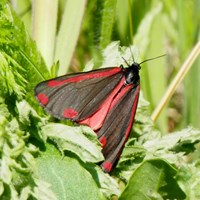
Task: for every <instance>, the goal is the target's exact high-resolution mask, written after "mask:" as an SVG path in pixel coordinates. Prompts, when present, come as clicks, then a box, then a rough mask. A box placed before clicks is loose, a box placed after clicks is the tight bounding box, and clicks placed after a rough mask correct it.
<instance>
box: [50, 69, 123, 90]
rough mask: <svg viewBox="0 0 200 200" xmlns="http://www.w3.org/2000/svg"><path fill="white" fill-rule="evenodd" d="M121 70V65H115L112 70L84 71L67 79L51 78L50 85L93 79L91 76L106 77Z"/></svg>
mask: <svg viewBox="0 0 200 200" xmlns="http://www.w3.org/2000/svg"><path fill="white" fill-rule="evenodd" d="M120 71H121V68H120V67H113V68H112V69H110V70H105V71H100V72H98V71H94V72H90V73H87V72H86V73H83V74H81V75H77V76H74V77H71V78H66V79H63V80H56V79H54V80H50V81H48V83H47V84H48V86H49V87H56V86H59V85H62V84H64V83H72V82H80V81H83V80H86V79H91V78H100V77H106V76H111V75H113V74H116V73H118V72H120Z"/></svg>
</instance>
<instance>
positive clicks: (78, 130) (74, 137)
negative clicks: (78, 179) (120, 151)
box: [42, 123, 104, 162]
mask: <svg viewBox="0 0 200 200" xmlns="http://www.w3.org/2000/svg"><path fill="white" fill-rule="evenodd" d="M42 132H43V134H44V135H45V136H46V137H47V136H48V137H49V138H51V139H52V140H53V141H54V142H55V143H56V144H57V145H58V147H59V149H60V150H61V151H64V150H69V151H72V152H74V153H75V154H77V155H78V156H79V157H80V158H81V159H82V160H83V161H85V162H100V161H102V160H103V159H104V158H103V155H102V153H101V148H100V144H99V142H98V140H97V137H96V135H95V133H94V132H93V131H92V130H91V129H90V128H89V127H86V126H78V127H71V126H67V125H64V124H58V123H49V124H48V125H46V126H44V127H43V128H42ZM84 134H85V136H84Z"/></svg>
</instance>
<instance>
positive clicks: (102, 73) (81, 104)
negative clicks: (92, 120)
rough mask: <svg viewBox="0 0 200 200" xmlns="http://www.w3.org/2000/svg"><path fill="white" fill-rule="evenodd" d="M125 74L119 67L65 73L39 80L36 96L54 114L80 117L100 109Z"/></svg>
mask: <svg viewBox="0 0 200 200" xmlns="http://www.w3.org/2000/svg"><path fill="white" fill-rule="evenodd" d="M123 76H124V75H123V72H122V69H121V68H120V67H111V68H105V69H99V70H93V71H90V72H83V73H78V74H77V73H76V74H70V75H65V76H61V77H58V78H55V79H51V80H48V81H44V82H41V83H39V84H38V85H37V86H36V87H35V96H36V98H37V100H38V101H39V102H40V104H41V106H42V107H43V108H44V109H45V110H46V111H47V112H48V113H50V114H52V115H53V116H54V117H56V118H59V119H71V120H73V121H80V120H83V119H85V118H87V117H89V116H90V115H92V114H93V113H94V112H95V111H97V110H98V108H99V106H100V105H101V104H102V103H103V102H104V100H105V99H106V98H107V97H108V95H109V94H110V93H111V92H112V90H113V89H114V88H115V87H116V86H117V85H118V83H119V82H120V80H121V79H122V77H123Z"/></svg>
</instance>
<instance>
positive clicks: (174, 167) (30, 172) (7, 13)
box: [0, 0, 200, 200]
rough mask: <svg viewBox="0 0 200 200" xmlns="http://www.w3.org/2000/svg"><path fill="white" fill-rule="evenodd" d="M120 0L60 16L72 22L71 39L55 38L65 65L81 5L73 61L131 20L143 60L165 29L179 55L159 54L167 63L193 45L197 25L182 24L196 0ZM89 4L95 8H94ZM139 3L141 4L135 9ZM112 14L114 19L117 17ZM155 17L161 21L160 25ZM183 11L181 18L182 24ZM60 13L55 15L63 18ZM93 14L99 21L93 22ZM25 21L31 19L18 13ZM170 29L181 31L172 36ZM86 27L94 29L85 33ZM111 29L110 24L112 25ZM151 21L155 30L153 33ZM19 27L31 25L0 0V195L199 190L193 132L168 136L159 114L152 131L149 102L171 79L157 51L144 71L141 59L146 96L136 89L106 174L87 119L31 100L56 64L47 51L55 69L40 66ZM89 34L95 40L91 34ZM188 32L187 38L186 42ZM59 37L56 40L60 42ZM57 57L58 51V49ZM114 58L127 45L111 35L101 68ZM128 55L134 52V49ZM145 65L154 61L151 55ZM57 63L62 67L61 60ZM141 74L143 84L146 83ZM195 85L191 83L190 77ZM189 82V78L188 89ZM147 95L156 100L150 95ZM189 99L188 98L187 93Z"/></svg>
mask: <svg viewBox="0 0 200 200" xmlns="http://www.w3.org/2000/svg"><path fill="white" fill-rule="evenodd" d="M124 2H126V1H120V0H118V1H98V0H96V1H88V4H87V6H86V7H84V6H85V5H80V7H79V11H80V13H79V17H78V18H77V21H76V20H75V19H67V20H66V21H68V22H63V23H64V24H65V23H66V24H65V25H63V27H65V26H67V27H70V26H68V23H69V22H70V23H72V22H73V20H75V21H76V22H77V23H75V24H74V26H76V27H75V28H76V31H75V33H74V35H73V37H72V38H71V37H70V36H69V37H70V38H67V39H66V40H62V37H65V36H63V35H62V36H59V37H60V38H59V40H60V41H63V43H65V42H66V41H68V44H69V45H72V46H70V47H69V48H66V49H65V48H63V50H62V53H63V51H64V52H65V51H66V52H65V53H66V54H68V53H69V55H70V56H68V58H67V59H68V61H67V62H68V63H69V60H71V56H72V54H73V51H74V48H75V44H76V42H77V38H78V33H79V31H78V30H79V29H80V25H81V23H80V22H81V20H83V19H82V17H83V13H82V12H83V11H84V9H85V13H86V15H85V19H84V20H83V23H82V32H81V35H80V37H79V42H78V44H79V46H80V47H81V49H82V50H81V49H79V48H77V50H76V52H75V56H76V57H78V58H79V60H80V63H85V60H84V58H85V56H86V57H87V56H88V57H90V56H91V55H92V57H94V58H95V57H96V58H99V57H98V56H99V55H98V54H100V53H99V51H96V50H94V49H92V48H91V47H92V46H94V45H97V46H99V47H101V49H103V48H104V47H105V46H106V45H107V44H109V43H110V41H111V39H112V37H113V38H115V39H120V40H121V41H124V42H126V37H127V35H130V34H129V33H128V32H129V28H130V29H132V32H133V34H134V43H135V44H137V45H138V46H140V48H141V49H140V51H141V57H142V58H143V59H145V58H148V57H153V56H155V55H160V54H162V53H161V52H163V51H164V48H163V45H162V43H163V41H164V38H165V37H166V35H167V37H168V40H169V41H168V43H167V46H168V48H169V49H171V50H170V51H169V54H170V55H171V54H172V53H171V52H176V53H177V54H178V55H181V56H182V57H181V58H180V59H179V58H178V56H173V55H171V56H173V59H175V61H172V60H171V59H170V57H167V58H168V61H169V63H170V65H172V66H173V65H175V64H176V63H180V62H182V61H183V60H184V59H185V55H186V54H187V52H188V51H189V50H190V47H191V46H192V44H193V43H195V41H196V40H195V39H197V35H198V28H199V27H198V26H196V25H195V26H193V27H192V28H191V27H190V25H189V24H190V22H191V21H192V17H191V16H192V14H193V9H191V8H196V9H197V8H198V6H199V4H198V3H195V2H197V1H194V2H192V1H190V3H187V2H188V1H185V2H184V3H180V1H179V2H178V1H156V0H155V1H151V3H149V1H145V0H142V1H132V5H131V3H130V2H131V1H129V4H128V3H127V6H123V5H125V3H124ZM141 2H142V3H141ZM26 3H27V1H26ZM54 3H55V2H54ZM60 3H61V2H60ZM64 3H65V2H64ZM71 3H72V2H71ZM96 3H97V4H96ZM74 5H75V4H74ZM94 5H97V7H98V6H100V7H98V8H96V10H95V7H94ZM120 5H121V6H120ZM141 5H142V6H143V7H142V9H141ZM60 6H61V4H60ZM195 6H196V7H195ZM70 7H71V10H70V11H71V14H70V16H72V14H73V11H75V10H76V9H75V7H76V6H73V5H72V6H70ZM63 8H65V9H66V10H68V9H69V7H67V5H65V6H63V7H61V10H62V9H63ZM117 8H118V9H119V8H120V9H122V11H119V12H118V14H117V15H115V9H117ZM188 8H189V9H188ZM98 9H99V10H98ZM186 9H187V11H189V13H188V15H187V12H184V11H185V10H186ZM66 10H65V11H64V10H63V12H66ZM131 10H135V11H138V12H134V15H133V17H132V22H133V27H132V28H131V27H129V26H130V25H129V23H128V20H127V19H128V18H129V17H130V15H129V14H128V12H130V11H131ZM197 10H198V9H197ZM109 11H110V12H109ZM91 13H93V14H94V16H95V17H96V18H95V20H93V17H92V16H93V15H91ZM107 13H109V15H108V14H107ZM135 13H137V15H136V14H135ZM174 13H176V14H177V15H178V17H179V18H178V19H179V20H178V21H176V20H174V17H176V16H174ZM60 16H61V14H60ZM188 16H189V17H188ZM195 16H196V17H195V20H197V19H199V12H195ZM21 17H23V16H21ZM70 18H71V17H70ZM114 19H116V21H118V22H119V23H116V24H115V22H116V21H115V20H114ZM122 19H123V20H122ZM159 19H161V20H163V21H164V22H166V23H165V25H164V23H163V21H160V20H159ZM183 19H184V22H185V23H183V21H182V20H183ZM23 20H24V19H23ZM59 20H61V21H62V19H58V21H59ZM63 20H64V19H63ZM110 20H111V21H110ZM121 20H122V21H124V23H123V22H122V21H121ZM97 21H98V22H99V23H98V24H96V22H97ZM197 21H198V20H197ZM59 23H60V21H59ZM109 23H110V26H109ZM26 24H27V25H28V24H30V23H28V21H26ZM114 25H115V26H114ZM97 26H98V27H97ZM61 27H62V26H61ZM61 27H60V26H58V30H59V31H61V29H62V28H61ZM177 27H178V30H179V31H180V33H181V38H180V39H179V32H178V31H177ZM184 27H185V28H184ZM90 29H92V32H91V31H90ZM113 29H114V32H113V33H112V30H113ZM159 29H162V30H161V31H157V30H159ZM26 30H30V27H29V28H28V29H25V27H24V25H23V23H22V22H21V20H20V19H19V17H18V16H17V15H16V14H15V12H14V11H13V10H12V8H11V6H10V4H9V3H8V2H7V1H6V0H1V2H0V86H1V87H0V198H1V199H12V200H17V199H24V200H25V199H42V200H45V199H52V200H53V199H73V200H74V199H87V200H90V199H91V200H93V199H112V198H113V199H118V198H119V199H126V200H129V199H134V200H137V199H138V200H143V199H199V198H200V193H199V187H200V183H199V178H200V173H199V171H200V165H199V163H200V161H199V157H198V144H199V140H200V139H199V138H200V131H199V130H198V129H194V128H192V127H188V128H185V129H183V130H181V131H177V132H173V133H171V134H167V133H166V131H163V130H166V123H165V121H166V119H167V118H166V114H164V115H163V116H162V119H161V122H160V123H159V124H158V125H159V127H160V130H162V131H160V130H158V129H156V128H155V126H154V124H153V123H152V121H151V120H150V115H149V110H148V109H149V107H150V106H154V105H156V102H157V100H158V98H159V96H161V95H162V93H163V92H164V90H165V84H166V83H168V82H170V81H171V77H170V78H169V80H168V79H165V76H164V73H163V70H164V69H163V68H164V67H163V66H164V64H163V60H162V59H161V60H157V61H155V62H153V63H154V64H153V65H154V66H153V67H152V66H151V69H148V68H147V66H142V70H141V77H142V78H141V79H142V80H141V85H142V87H143V91H144V95H145V97H147V98H148V100H149V101H150V103H148V102H147V101H146V100H145V99H144V97H143V95H142V94H143V93H141V95H140V101H139V105H138V109H137V114H136V118H135V124H134V128H133V131H132V133H131V136H130V138H129V140H128V142H127V144H126V146H125V148H124V151H123V153H122V155H121V157H120V160H119V162H118V165H117V166H116V168H115V169H114V170H113V172H112V173H111V175H109V174H105V173H104V172H103V171H102V170H101V169H100V167H99V166H98V164H99V162H101V161H102V160H103V155H102V153H101V147H100V144H99V142H98V140H97V138H96V135H95V133H94V132H93V131H92V130H91V129H90V128H89V127H85V126H70V125H66V124H64V122H58V121H55V120H53V119H52V118H50V117H49V116H47V115H44V113H43V112H42V111H41V109H40V108H39V106H38V104H37V103H36V102H35V100H34V95H33V90H34V86H35V85H36V84H37V83H38V82H40V81H42V80H44V79H48V78H50V76H52V75H55V74H56V72H57V70H58V66H59V63H58V62H57V60H54V58H52V59H51V60H53V62H54V63H52V66H53V67H52V68H51V73H50V72H49V71H48V70H47V67H46V65H45V62H46V61H45V62H44V61H43V58H42V56H41V55H40V53H39V51H38V50H37V48H36V45H35V43H34V42H33V41H32V39H31V38H30V36H29V35H28V33H27V31H26ZM166 30H167V32H166ZM52 31H55V30H52ZM63 31H64V30H63ZM68 31H72V30H68ZM61 32H62V31H61ZM88 33H89V34H88ZM111 33H112V34H111ZM127 33H128V34H127ZM188 33H193V34H188ZM45 34H48V33H45ZM66 34H67V33H66ZM90 34H91V35H93V36H94V38H92V39H91V37H89V36H88V35H90ZM59 35H60V34H59ZM64 35H65V34H64ZM111 35H112V36H111ZM95 37H96V38H97V40H95ZM188 37H189V39H188V40H187V41H186V38H188ZM54 39H55V38H54ZM182 41H184V43H182ZM57 42H58V41H57ZM192 42H193V43H192ZM58 43H60V44H61V42H58ZM58 43H57V45H58ZM170 43H173V44H179V45H178V48H177V47H176V48H175V49H172V46H170V45H169V44H170ZM63 45H66V44H63ZM53 46H54V45H53ZM58 46H59V45H58ZM54 48H55V47H54ZM56 48H57V47H56ZM130 48H131V49H132V51H133V54H134V56H135V55H137V53H138V50H137V48H136V47H135V46H131V47H130ZM179 50H180V51H179ZM68 51H69V52H68ZM181 53H182V54H181ZM58 54H59V53H58ZM64 55H65V54H64ZM53 56H54V55H53ZM58 57H59V56H58ZM61 57H62V58H63V59H64V56H61ZM122 57H124V58H125V59H126V60H127V61H128V62H132V58H131V53H130V50H129V48H125V47H120V46H119V42H113V43H110V44H109V46H107V47H106V49H104V50H103V53H102V57H101V59H102V67H106V66H111V65H116V66H118V65H120V64H122V63H123V62H124V61H123V59H122ZM44 59H45V58H44ZM135 59H137V60H138V58H137V57H135ZM94 63H95V60H94V62H90V63H89V64H88V65H87V66H86V68H85V69H92V67H93V66H94ZM150 63H151V65H152V62H150ZM150 63H149V64H148V65H150ZM66 67H67V66H66ZM82 68H83V67H82ZM62 70H64V71H66V70H67V68H64V69H62ZM176 70H177V69H176V68H175V71H176ZM193 70H194V71H193V72H192V73H191V74H192V75H191V76H192V78H191V77H190V84H191V82H192V81H194V80H195V81H197V82H198V78H197V76H198V73H197V71H198V70H197V71H196V69H193ZM174 73H175V72H174V71H173V72H171V74H170V75H171V76H174ZM50 74H51V75H50ZM152 77H153V78H152ZM162 79H165V81H162ZM154 81H155V82H154ZM161 81H162V83H161ZM149 82H150V83H151V85H150V84H148V83H149ZM156 82H157V83H159V84H158V85H159V87H157V86H156ZM187 84H188V83H187ZM195 84H196V85H198V84H197V83H196V82H195ZM195 84H193V85H195ZM195 87H197V86H195ZM195 87H191V85H190V88H195ZM197 88H198V87H197ZM154 89H155V90H154ZM187 92H189V90H188V91H187ZM184 93H185V92H184ZM157 95H158V97H157ZM154 97H156V98H155V99H154ZM190 97H191V95H190ZM193 97H194V99H195V96H194V95H193ZM188 99H189V98H188ZM195 102H196V104H195V105H197V104H198V101H197V100H196V99H195ZM190 104H192V105H193V98H192V99H190ZM193 106H194V105H193ZM191 107H192V106H191ZM191 109H192V110H191V114H190V115H189V116H188V119H192V118H194V120H195V117H194V116H193V117H192V115H194V113H192V111H195V113H196V114H195V116H196V118H197V119H199V118H198V117H197V116H198V109H197V107H195V106H194V107H192V108H191ZM187 110H189V107H187ZM185 121H187V120H185ZM191 124H192V122H191Z"/></svg>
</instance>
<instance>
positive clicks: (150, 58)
mask: <svg viewBox="0 0 200 200" xmlns="http://www.w3.org/2000/svg"><path fill="white" fill-rule="evenodd" d="M163 56H166V54H163V55H161V56H157V57H154V58H149V59H146V60H144V61H142V62H141V63H139V65H140V64H142V63H144V62H147V61H149V60H155V59H157V58H160V57H163Z"/></svg>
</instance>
